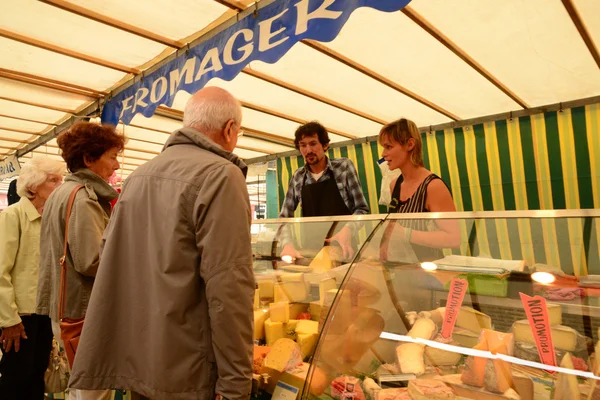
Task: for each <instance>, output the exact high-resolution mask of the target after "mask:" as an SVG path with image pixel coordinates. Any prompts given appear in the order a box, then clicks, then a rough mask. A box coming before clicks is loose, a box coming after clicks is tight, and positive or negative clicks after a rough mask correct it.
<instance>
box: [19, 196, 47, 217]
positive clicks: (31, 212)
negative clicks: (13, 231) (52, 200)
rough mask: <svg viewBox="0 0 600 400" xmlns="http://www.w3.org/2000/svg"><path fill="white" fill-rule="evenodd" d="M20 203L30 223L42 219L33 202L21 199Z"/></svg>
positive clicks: (25, 198)
mask: <svg viewBox="0 0 600 400" xmlns="http://www.w3.org/2000/svg"><path fill="white" fill-rule="evenodd" d="M19 203H21V207H23V211H25V214H26V215H27V218H28V219H29V220H30V221H35V220H36V219H38V218H41V217H42V216H41V215H40V213H39V212H38V210H37V209H36V208H35V206H34V205H33V203H32V202H31V200H29V199H28V198H27V197H21V199H20V200H19Z"/></svg>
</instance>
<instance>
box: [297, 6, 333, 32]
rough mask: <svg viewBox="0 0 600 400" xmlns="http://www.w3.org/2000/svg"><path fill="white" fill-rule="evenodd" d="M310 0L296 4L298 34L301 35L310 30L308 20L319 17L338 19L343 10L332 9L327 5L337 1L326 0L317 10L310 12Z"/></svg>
mask: <svg viewBox="0 0 600 400" xmlns="http://www.w3.org/2000/svg"><path fill="white" fill-rule="evenodd" d="M308 2H309V0H302V1H300V2H299V3H297V4H296V9H297V10H298V21H297V22H296V35H300V34H302V33H304V32H306V31H307V30H308V21H310V20H311V19H317V18H327V19H338V18H339V17H340V16H341V15H342V14H343V12H341V11H331V10H328V9H327V7H329V6H330V5H332V4H333V3H335V0H325V1H324V2H323V4H321V6H320V7H319V8H317V9H316V10H315V11H313V12H311V13H309V12H308Z"/></svg>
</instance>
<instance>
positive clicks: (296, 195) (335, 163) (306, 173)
mask: <svg viewBox="0 0 600 400" xmlns="http://www.w3.org/2000/svg"><path fill="white" fill-rule="evenodd" d="M331 175H333V177H334V178H335V181H336V183H337V187H338V189H339V191H340V194H341V195H342V199H343V200H344V203H345V204H346V206H347V207H348V210H350V212H351V213H352V214H353V215H360V214H368V213H369V206H368V205H367V200H366V199H365V196H364V195H363V192H362V188H361V186H360V181H359V180H358V173H357V172H356V168H355V167H354V164H353V163H352V161H350V160H349V159H347V158H334V159H332V160H330V159H329V158H328V157H327V167H326V168H325V171H324V172H323V175H322V176H321V178H319V180H318V182H323V181H325V180H327V179H331ZM313 183H316V182H315V180H314V178H313V176H312V174H311V173H310V170H309V169H308V165H305V166H304V167H303V168H299V169H298V170H297V171H296V172H294V176H293V177H292V180H291V182H290V186H289V187H288V191H287V194H286V195H285V201H284V202H283V206H282V207H281V213H279V217H280V218H292V217H293V216H294V211H295V210H296V208H297V207H298V205H302V186H303V185H305V184H306V185H310V184H313Z"/></svg>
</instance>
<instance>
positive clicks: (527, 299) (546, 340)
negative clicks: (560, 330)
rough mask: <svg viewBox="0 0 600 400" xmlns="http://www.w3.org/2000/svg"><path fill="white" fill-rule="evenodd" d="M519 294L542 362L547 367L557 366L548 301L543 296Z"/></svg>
mask: <svg viewBox="0 0 600 400" xmlns="http://www.w3.org/2000/svg"><path fill="white" fill-rule="evenodd" d="M519 294H520V295H521V302H522V303H523V307H524V308H525V314H526V315H527V319H528V320H529V326H530V327H531V333H533V338H534V339H535V344H536V346H537V350H538V353H539V355H540V360H541V362H542V363H543V364H546V365H552V366H556V365H557V364H556V352H555V351H554V345H553V344H552V326H551V325H550V317H549V315H548V307H547V305H546V299H544V298H543V297H541V296H534V297H531V296H527V295H526V294H523V293H519ZM548 372H550V371H548ZM550 373H553V372H550Z"/></svg>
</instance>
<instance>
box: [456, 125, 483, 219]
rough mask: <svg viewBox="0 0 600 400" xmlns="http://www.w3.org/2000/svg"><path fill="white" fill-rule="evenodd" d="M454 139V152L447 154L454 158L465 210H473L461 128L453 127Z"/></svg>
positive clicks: (463, 135) (463, 136)
mask: <svg viewBox="0 0 600 400" xmlns="http://www.w3.org/2000/svg"><path fill="white" fill-rule="evenodd" d="M454 140H455V144H456V152H455V153H456V154H449V156H450V157H452V156H454V158H455V160H456V166H457V167H458V177H459V179H460V191H461V193H462V197H463V206H464V208H465V211H467V210H468V211H473V198H472V197H471V184H470V182H469V171H468V170H467V159H466V156H465V134H464V132H463V128H456V129H454ZM477 211H480V210H477Z"/></svg>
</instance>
